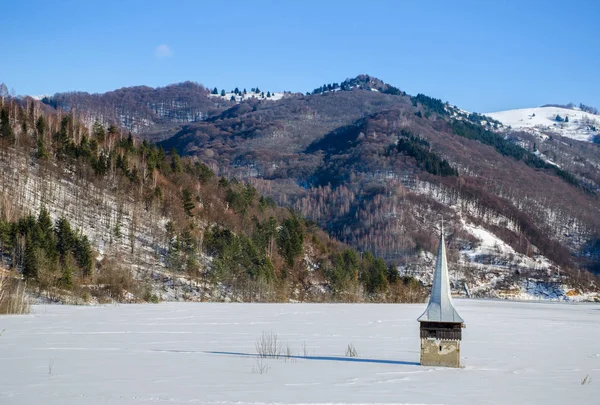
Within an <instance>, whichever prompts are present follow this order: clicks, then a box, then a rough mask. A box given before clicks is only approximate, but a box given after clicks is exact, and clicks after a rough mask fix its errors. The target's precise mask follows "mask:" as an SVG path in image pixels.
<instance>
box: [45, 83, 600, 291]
mask: <svg viewBox="0 0 600 405" xmlns="http://www.w3.org/2000/svg"><path fill="white" fill-rule="evenodd" d="M123 91H125V90H123ZM100 97H101V96H100ZM52 100H53V98H51V99H50V101H52ZM50 103H51V104H52V102H50ZM55 105H56V104H55ZM211 111H212V113H208V114H207V115H206V116H203V119H202V120H197V121H195V122H189V123H187V124H183V125H182V124H181V122H177V121H176V120H169V119H168V118H165V121H164V125H163V127H162V131H163V132H162V133H163V134H164V136H165V137H166V136H167V135H169V136H168V139H165V140H164V141H162V142H161V143H160V145H161V146H162V147H163V148H164V149H165V150H171V149H172V148H175V149H176V150H177V151H178V152H179V153H180V154H182V155H188V156H191V157H193V158H194V159H197V160H199V161H201V162H203V163H204V164H205V165H206V166H207V167H209V168H210V169H211V170H212V171H215V172H216V173H218V175H219V176H224V177H225V178H228V179H233V178H238V179H245V180H247V181H249V182H250V184H252V185H253V187H254V188H256V189H257V190H258V191H259V192H260V193H262V194H264V195H266V196H270V197H272V198H273V199H274V201H275V202H277V203H278V204H281V205H284V206H288V207H292V208H294V209H296V210H298V211H299V212H300V213H301V214H302V215H304V216H306V217H307V218H310V219H313V220H314V221H316V222H317V223H318V224H319V225H321V226H322V227H323V228H325V229H326V230H327V231H328V232H329V234H330V235H331V236H332V237H334V238H337V239H339V240H341V241H342V242H344V243H347V244H349V245H351V246H353V247H354V248H356V249H358V250H359V251H361V252H374V253H375V255H377V256H381V257H383V258H384V259H385V260H386V261H387V263H388V264H393V265H398V266H399V269H400V271H401V272H402V273H404V274H411V275H415V276H417V277H419V278H420V279H421V280H423V281H425V282H427V277H428V274H429V273H428V270H429V266H430V264H431V262H432V260H433V256H432V255H433V254H435V251H436V244H437V239H436V231H435V229H436V227H437V225H438V223H439V221H440V220H441V217H442V216H443V217H444V219H445V221H446V223H447V224H448V225H447V229H448V233H449V235H448V241H449V243H450V249H449V252H450V260H451V261H452V266H453V268H454V269H455V272H454V273H453V274H452V278H453V286H454V287H455V288H458V287H460V286H463V285H465V286H466V288H467V289H468V290H469V291H470V294H472V295H484V296H486V295H503V296H519V294H521V293H527V294H529V293H531V294H533V295H539V294H538V293H540V291H541V293H543V294H547V295H551V296H565V295H566V293H567V292H569V294H570V295H577V294H581V293H582V291H584V290H588V289H595V288H596V283H597V281H594V278H593V277H592V276H591V275H590V273H588V272H587V270H591V271H592V272H598V271H599V269H600V215H598V214H600V212H599V211H600V204H599V201H598V196H597V195H598V193H599V192H600V175H599V174H598V173H599V171H598V168H599V167H600V150H599V146H598V145H595V144H593V143H589V142H580V141H577V140H574V139H567V138H562V137H561V136H559V135H555V136H550V137H549V136H538V135H536V134H532V133H528V132H519V131H518V130H512V129H510V128H507V127H506V126H503V125H502V123H501V122H499V121H496V120H494V119H492V118H490V117H486V116H483V115H480V114H476V113H469V112H466V111H463V110H461V109H459V108H457V107H456V106H452V105H449V104H448V103H444V102H442V101H441V100H438V99H435V98H431V97H428V96H425V95H422V94H418V95H416V96H410V95H407V94H406V93H404V92H403V91H401V90H399V89H398V88H396V87H394V86H391V85H389V84H386V83H384V82H383V81H381V80H379V79H376V78H373V77H370V76H367V75H361V76H358V77H356V78H353V79H347V80H345V81H343V82H341V83H340V84H337V83H332V84H325V85H321V86H320V87H317V88H316V89H315V90H314V91H313V92H311V93H310V94H306V95H300V94H297V95H289V96H287V97H284V98H282V99H280V100H277V101H271V100H260V99H251V100H243V101H241V102H240V101H238V102H236V103H234V102H231V103H230V104H229V105H227V106H225V105H221V106H218V108H215V109H214V110H211ZM74 114H85V109H84V110H83V111H81V110H79V109H76V110H75V112H74ZM167 123H168V124H167ZM139 135H140V136H141V137H142V138H143V137H152V136H153V134H152V132H151V131H150V132H144V131H140V134H139ZM540 283H542V284H543V287H541V286H542V284H540ZM565 283H566V284H565ZM567 284H568V285H570V286H576V287H577V288H579V290H577V291H575V290H573V291H569V289H568V288H566V287H564V285H567ZM548 286H550V287H548ZM561 286H563V287H561ZM548 288H550V289H551V290H552V291H549V290H548ZM561 288H562V290H561ZM542 290H543V291H542Z"/></svg>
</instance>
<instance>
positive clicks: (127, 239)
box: [0, 98, 423, 307]
mask: <svg viewBox="0 0 600 405" xmlns="http://www.w3.org/2000/svg"><path fill="white" fill-rule="evenodd" d="M76 115H77V114H75V113H71V112H68V113H65V112H63V111H62V110H60V109H59V110H57V111H47V110H46V109H45V107H44V104H42V103H40V102H38V101H35V100H33V99H31V98H25V99H11V98H8V99H5V100H4V103H2V105H0V169H1V171H0V190H1V191H2V193H1V195H2V198H1V199H0V271H2V272H3V273H4V271H5V270H10V271H12V272H13V274H15V275H19V276H22V277H23V278H24V279H25V280H26V281H27V283H28V285H29V287H30V288H34V289H35V290H36V291H38V292H39V293H40V294H41V295H42V296H44V297H47V298H50V299H54V300H68V301H70V300H75V301H76V302H84V301H85V302H90V301H100V302H102V301H103V300H107V299H114V300H122V301H140V300H147V301H156V300H161V299H167V300H173V299H187V300H246V301H285V300H307V301H322V300H328V301H329V300H344V301H357V300H358V301H360V300H373V301H388V300H390V301H410V300H420V299H422V298H423V289H422V287H421V286H420V285H419V284H418V283H416V282H415V280H413V279H410V278H403V279H401V278H400V277H399V276H398V273H397V272H396V271H395V269H394V268H393V267H388V266H387V265H386V263H385V262H384V261H383V260H382V259H380V258H376V257H374V256H373V255H372V254H363V255H359V254H358V252H356V251H355V250H353V249H351V248H349V247H347V246H345V245H343V244H341V243H340V242H338V241H336V240H335V239H332V238H330V237H329V236H328V235H327V234H326V233H324V232H323V231H321V230H320V229H319V228H318V226H317V225H316V224H315V223H314V222H310V221H307V220H305V219H304V218H303V217H302V216H300V215H298V214H297V213H295V212H294V211H290V210H288V209H285V208H281V207H278V206H277V205H276V203H275V202H274V201H273V199H272V198H270V197H265V196H262V195H260V193H259V192H258V191H257V190H256V188H255V187H253V186H252V185H250V184H248V183H245V182H242V181H238V180H237V179H234V178H230V179H226V178H224V177H219V176H216V175H215V173H214V171H213V170H211V169H210V168H209V167H208V166H206V165H205V164H203V163H202V162H201V161H199V160H198V159H197V158H194V157H180V156H179V154H178V153H177V151H176V150H174V149H173V150H171V151H169V152H165V151H164V149H162V148H160V147H158V146H156V145H154V144H152V143H149V142H148V141H146V140H144V141H142V140H140V139H137V138H136V137H134V136H133V135H132V134H131V133H129V134H127V133H126V132H124V131H123V130H122V129H119V128H117V127H115V126H109V127H108V128H107V127H105V126H104V125H102V124H101V123H100V121H95V123H94V124H93V125H91V126H89V125H87V123H86V122H82V121H78V120H77V119H76ZM3 269H4V270H3ZM7 296H9V294H8V293H7V294H4V291H0V297H4V298H6V297H7ZM1 300H2V299H1V298H0V301H1ZM1 306H2V303H1V302H0V307H1Z"/></svg>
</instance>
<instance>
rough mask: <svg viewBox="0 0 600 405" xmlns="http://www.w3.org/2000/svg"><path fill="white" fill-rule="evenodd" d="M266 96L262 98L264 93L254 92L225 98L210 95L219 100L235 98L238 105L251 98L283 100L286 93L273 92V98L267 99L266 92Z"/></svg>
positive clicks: (218, 95)
mask: <svg viewBox="0 0 600 405" xmlns="http://www.w3.org/2000/svg"><path fill="white" fill-rule="evenodd" d="M264 94H265V96H264V97H262V93H253V92H248V93H247V94H241V93H239V94H235V93H225V95H224V96H222V95H221V94H220V93H219V94H209V96H210V97H218V98H222V99H224V100H231V97H234V98H235V101H236V102H237V103H239V102H241V101H243V100H248V99H250V98H256V99H258V100H272V101H277V100H281V99H282V98H283V97H284V96H285V93H276V92H272V93H271V97H267V94H268V93H267V92H264Z"/></svg>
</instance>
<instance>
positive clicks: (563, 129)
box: [485, 107, 600, 141]
mask: <svg viewBox="0 0 600 405" xmlns="http://www.w3.org/2000/svg"><path fill="white" fill-rule="evenodd" d="M485 115H487V116H489V117H491V118H493V119H495V120H498V121H500V122H501V123H502V124H503V125H504V126H507V127H512V128H513V129H521V130H524V131H527V132H531V133H533V134H535V135H539V136H545V135H552V134H556V135H561V136H564V137H567V138H572V139H577V140H579V141H592V140H593V137H594V136H595V135H598V134H599V133H600V115H595V114H590V113H587V112H584V111H582V110H580V109H577V108H573V109H569V108H561V107H536V108H521V109H517V110H508V111H498V112H491V113H485Z"/></svg>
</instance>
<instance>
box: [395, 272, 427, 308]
mask: <svg viewBox="0 0 600 405" xmlns="http://www.w3.org/2000/svg"><path fill="white" fill-rule="evenodd" d="M427 295H428V291H427V290H426V289H425V288H424V287H423V286H422V285H421V283H419V281H417V280H416V279H414V278H412V277H406V278H404V279H401V280H400V281H399V282H397V283H394V284H392V285H390V289H389V291H388V302H393V303H421V302H425V299H426V298H427Z"/></svg>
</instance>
